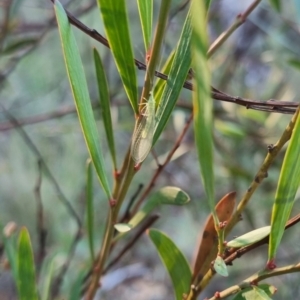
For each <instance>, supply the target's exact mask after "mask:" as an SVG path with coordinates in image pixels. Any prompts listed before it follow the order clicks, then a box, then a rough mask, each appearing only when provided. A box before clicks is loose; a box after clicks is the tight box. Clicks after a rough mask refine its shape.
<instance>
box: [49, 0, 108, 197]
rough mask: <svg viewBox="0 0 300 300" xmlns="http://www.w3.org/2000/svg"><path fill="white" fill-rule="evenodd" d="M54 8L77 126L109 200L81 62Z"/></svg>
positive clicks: (62, 16)
mask: <svg viewBox="0 0 300 300" xmlns="http://www.w3.org/2000/svg"><path fill="white" fill-rule="evenodd" d="M54 8H55V14H56V19H57V23H58V28H59V33H60V38H61V43H62V48H63V54H64V58H65V63H66V68H67V73H68V77H69V81H70V85H71V90H72V93H73V97H74V100H75V105H76V109H77V113H78V118H79V121H80V125H81V128H82V131H83V135H84V138H85V141H86V144H87V148H88V151H89V153H90V156H91V159H92V161H93V164H94V166H95V169H96V172H97V175H98V177H99V180H100V183H101V185H102V187H103V189H104V191H105V193H106V195H107V197H108V198H110V195H111V192H110V187H109V184H108V180H107V177H106V171H105V168H104V160H103V156H102V152H101V149H100V147H99V145H100V141H99V138H98V131H97V127H96V122H95V119H94V115H93V109H92V105H91V101H90V96H89V92H88V88H87V83H86V79H85V75H84V70H83V67H82V63H81V58H80V55H79V50H78V47H77V44H76V41H75V37H74V35H73V32H72V30H71V26H70V24H69V22H68V18H67V16H66V13H65V11H64V9H63V7H62V5H61V4H60V2H59V1H57V0H56V1H55V4H54Z"/></svg>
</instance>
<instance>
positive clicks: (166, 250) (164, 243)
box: [149, 229, 192, 300]
mask: <svg viewBox="0 0 300 300" xmlns="http://www.w3.org/2000/svg"><path fill="white" fill-rule="evenodd" d="M149 237H150V238H151V240H152V242H153V243H154V245H155V247H156V249H157V252H158V254H159V256H160V258H161V260H162V262H163V263H164V265H165V267H166V269H167V271H168V273H169V275H170V277H171V280H172V283H173V287H174V291H175V295H176V299H177V300H181V299H182V298H183V294H185V293H187V292H188V291H189V288H190V284H191V277H192V273H191V269H190V266H189V264H188V262H187V260H186V258H185V257H184V255H183V254H182V253H181V251H180V250H179V249H178V248H177V246H176V245H175V244H174V242H173V241H172V240H171V239H170V238H169V237H168V236H166V235H165V234H164V233H162V232H160V231H158V230H155V229H150V230H149Z"/></svg>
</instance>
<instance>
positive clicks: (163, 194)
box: [115, 186, 190, 240]
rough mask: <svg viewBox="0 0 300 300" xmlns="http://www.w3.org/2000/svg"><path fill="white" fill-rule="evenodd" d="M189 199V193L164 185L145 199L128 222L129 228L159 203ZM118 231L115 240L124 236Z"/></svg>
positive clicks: (135, 224) (182, 201) (138, 222)
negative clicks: (140, 207) (143, 203)
mask: <svg viewBox="0 0 300 300" xmlns="http://www.w3.org/2000/svg"><path fill="white" fill-rule="evenodd" d="M189 201H190V197H189V195H188V194H187V193H186V192H184V191H183V190H181V189H180V188H178V187H173V186H166V187H163V188H161V189H160V190H158V191H157V192H155V193H154V194H152V195H151V196H150V199H148V200H147V202H146V203H145V205H144V206H143V208H142V209H141V210H140V211H138V212H137V213H136V214H135V215H134V216H133V217H132V219H131V220H130V221H129V222H128V224H127V225H128V226H130V227H131V228H134V227H136V226H137V225H138V224H140V223H141V222H142V221H143V220H144V219H145V218H146V217H147V216H148V215H149V214H150V213H151V212H152V211H153V210H154V209H155V208H156V207H158V206H159V205H161V204H167V205H184V204H187V203H188V202H189ZM124 234H125V233H120V234H118V235H117V236H116V238H115V239H116V240H117V239H119V238H121V237H122V236H124Z"/></svg>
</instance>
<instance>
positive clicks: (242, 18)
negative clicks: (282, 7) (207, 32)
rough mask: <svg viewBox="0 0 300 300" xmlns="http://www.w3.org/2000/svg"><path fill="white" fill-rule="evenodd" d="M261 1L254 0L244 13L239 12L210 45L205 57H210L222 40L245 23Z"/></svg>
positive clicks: (222, 42) (221, 43)
mask: <svg viewBox="0 0 300 300" xmlns="http://www.w3.org/2000/svg"><path fill="white" fill-rule="evenodd" d="M260 2H261V0H255V1H254V2H252V3H251V5H250V6H249V7H248V8H247V9H246V10H245V12H244V13H242V14H239V15H238V16H237V17H236V20H235V21H234V22H233V23H232V24H231V26H230V27H229V28H228V29H227V30H226V31H224V32H223V33H222V34H221V35H220V36H219V37H218V38H217V39H216V40H215V41H214V42H213V43H212V45H211V46H210V48H209V49H208V52H207V57H208V58H210V57H211V56H212V55H213V54H214V53H215V52H216V51H217V50H218V49H219V48H220V47H221V46H222V45H223V44H224V42H225V41H226V40H227V39H228V38H229V37H230V36H231V35H232V33H233V32H234V31H236V29H238V28H239V27H240V26H241V25H242V24H243V23H245V21H246V19H247V17H248V16H249V15H250V13H251V12H252V11H253V10H254V9H255V8H256V6H257V5H258V4H259V3H260Z"/></svg>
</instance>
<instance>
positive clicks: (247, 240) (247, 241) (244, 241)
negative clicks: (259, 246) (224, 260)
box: [226, 226, 271, 248]
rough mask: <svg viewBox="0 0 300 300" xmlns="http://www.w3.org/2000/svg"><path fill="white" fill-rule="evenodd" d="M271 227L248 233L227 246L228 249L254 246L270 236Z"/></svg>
mask: <svg viewBox="0 0 300 300" xmlns="http://www.w3.org/2000/svg"><path fill="white" fill-rule="evenodd" d="M270 231H271V226H265V227H261V228H258V229H255V230H253V231H250V232H247V233H245V234H243V235H241V236H239V237H237V238H235V239H233V240H231V241H230V242H228V243H227V244H226V246H227V247H231V248H240V247H245V246H248V245H251V244H254V243H256V242H258V241H260V240H262V239H263V238H265V237H266V236H268V235H269V233H270Z"/></svg>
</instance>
